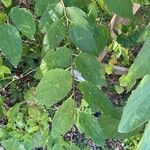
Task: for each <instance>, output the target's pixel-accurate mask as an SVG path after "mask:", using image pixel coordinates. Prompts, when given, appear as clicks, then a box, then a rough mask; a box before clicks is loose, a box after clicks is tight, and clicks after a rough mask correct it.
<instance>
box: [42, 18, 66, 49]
mask: <svg viewBox="0 0 150 150" xmlns="http://www.w3.org/2000/svg"><path fill="white" fill-rule="evenodd" d="M65 34H66V28H65V26H64V20H63V19H61V20H58V21H57V22H54V23H53V24H52V25H51V26H50V27H49V30H48V32H47V33H46V35H45V37H44V40H43V50H44V51H48V50H51V49H55V48H56V47H57V46H59V44H60V42H61V41H62V40H63V39H64V37H65Z"/></svg>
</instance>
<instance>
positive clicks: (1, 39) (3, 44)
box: [0, 24, 22, 67]
mask: <svg viewBox="0 0 150 150" xmlns="http://www.w3.org/2000/svg"><path fill="white" fill-rule="evenodd" d="M0 49H1V50H2V52H3V53H4V54H5V56H6V58H7V59H8V60H9V61H10V62H11V64H12V65H14V66H15V67H16V66H17V65H18V63H19V61H20V59H21V54H22V40H21V36H20V34H19V32H18V30H17V29H16V28H15V27H14V26H13V25H9V24H2V25H0Z"/></svg>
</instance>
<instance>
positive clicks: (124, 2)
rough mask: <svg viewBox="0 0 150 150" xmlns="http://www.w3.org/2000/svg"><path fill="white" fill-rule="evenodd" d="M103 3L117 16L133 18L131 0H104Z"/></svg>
mask: <svg viewBox="0 0 150 150" xmlns="http://www.w3.org/2000/svg"><path fill="white" fill-rule="evenodd" d="M105 4H106V6H107V7H108V8H109V9H110V10H111V11H113V12H114V13H115V14H117V15H118V16H120V17H124V18H130V19H133V3H132V1H131V0H117V1H116V0H105Z"/></svg>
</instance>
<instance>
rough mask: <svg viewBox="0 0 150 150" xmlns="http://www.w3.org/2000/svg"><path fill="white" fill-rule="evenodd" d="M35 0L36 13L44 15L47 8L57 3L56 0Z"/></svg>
mask: <svg viewBox="0 0 150 150" xmlns="http://www.w3.org/2000/svg"><path fill="white" fill-rule="evenodd" d="M34 1H35V14H36V15H37V16H42V15H43V13H44V11H45V10H46V8H47V7H48V6H50V5H52V4H54V3H55V0H44V1H41V0H34Z"/></svg>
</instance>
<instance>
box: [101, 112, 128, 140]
mask: <svg viewBox="0 0 150 150" xmlns="http://www.w3.org/2000/svg"><path fill="white" fill-rule="evenodd" d="M99 123H100V126H101V129H102V131H103V134H104V136H105V139H110V138H112V139H122V138H125V137H128V134H121V133H119V132H118V125H119V120H118V119H114V118H111V117H109V116H104V115H102V116H101V117H100V118H99Z"/></svg>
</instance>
